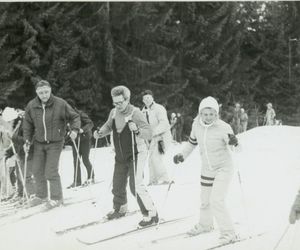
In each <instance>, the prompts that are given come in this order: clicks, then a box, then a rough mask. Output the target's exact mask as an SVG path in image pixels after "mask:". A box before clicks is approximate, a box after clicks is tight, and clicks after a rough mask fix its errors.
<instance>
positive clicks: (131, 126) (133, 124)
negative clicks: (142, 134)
mask: <svg viewBox="0 0 300 250" xmlns="http://www.w3.org/2000/svg"><path fill="white" fill-rule="evenodd" d="M128 127H129V129H130V131H132V132H134V133H136V134H138V131H139V129H138V127H137V126H136V124H135V123H134V122H133V121H131V120H129V121H128Z"/></svg>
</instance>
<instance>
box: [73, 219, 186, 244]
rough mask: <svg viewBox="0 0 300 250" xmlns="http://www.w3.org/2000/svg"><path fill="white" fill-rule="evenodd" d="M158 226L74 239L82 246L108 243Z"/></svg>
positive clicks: (163, 222) (164, 222)
mask: <svg viewBox="0 0 300 250" xmlns="http://www.w3.org/2000/svg"><path fill="white" fill-rule="evenodd" d="M187 218H190V216H187V217H182V218H176V219H171V220H161V221H160V224H159V226H162V225H165V224H170V223H175V222H178V221H181V220H184V219H187ZM157 227H158V225H157V224H153V225H150V226H147V227H136V228H132V229H128V230H126V231H124V232H122V233H119V234H115V235H111V236H108V237H104V238H103V237H101V235H100V234H99V236H98V235H97V237H94V238H92V239H88V238H87V239H85V238H84V237H77V238H76V239H77V240H78V241H79V242H80V243H82V244H84V245H94V244H99V243H102V242H105V241H110V240H114V239H117V238H120V237H124V236H128V235H132V234H135V233H139V232H144V231H147V230H150V229H153V228H157Z"/></svg>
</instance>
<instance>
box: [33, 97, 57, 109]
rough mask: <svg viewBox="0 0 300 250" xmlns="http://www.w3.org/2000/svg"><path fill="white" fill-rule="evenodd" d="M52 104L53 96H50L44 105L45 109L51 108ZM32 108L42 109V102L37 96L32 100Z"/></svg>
mask: <svg viewBox="0 0 300 250" xmlns="http://www.w3.org/2000/svg"><path fill="white" fill-rule="evenodd" d="M53 103H54V95H52V94H51V95H50V98H49V100H48V101H47V103H46V107H50V106H52V105H53ZM33 107H34V108H41V107H42V102H41V100H40V98H39V97H38V96H36V97H35V98H34V99H33Z"/></svg>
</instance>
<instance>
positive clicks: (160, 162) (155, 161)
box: [149, 140, 169, 184]
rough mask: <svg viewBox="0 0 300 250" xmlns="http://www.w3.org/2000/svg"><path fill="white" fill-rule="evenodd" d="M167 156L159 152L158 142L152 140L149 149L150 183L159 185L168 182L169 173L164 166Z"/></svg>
mask: <svg viewBox="0 0 300 250" xmlns="http://www.w3.org/2000/svg"><path fill="white" fill-rule="evenodd" d="M164 156H165V154H161V153H159V151H158V142H157V140H152V141H151V143H150V148H149V182H150V183H153V184H155V183H159V182H168V181H169V177H168V172H167V168H166V166H165V164H164Z"/></svg>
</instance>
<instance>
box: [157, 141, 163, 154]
mask: <svg viewBox="0 0 300 250" xmlns="http://www.w3.org/2000/svg"><path fill="white" fill-rule="evenodd" d="M157 143H158V152H159V153H160V154H164V153H165V143H164V141H163V140H159V141H158V142H157Z"/></svg>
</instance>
